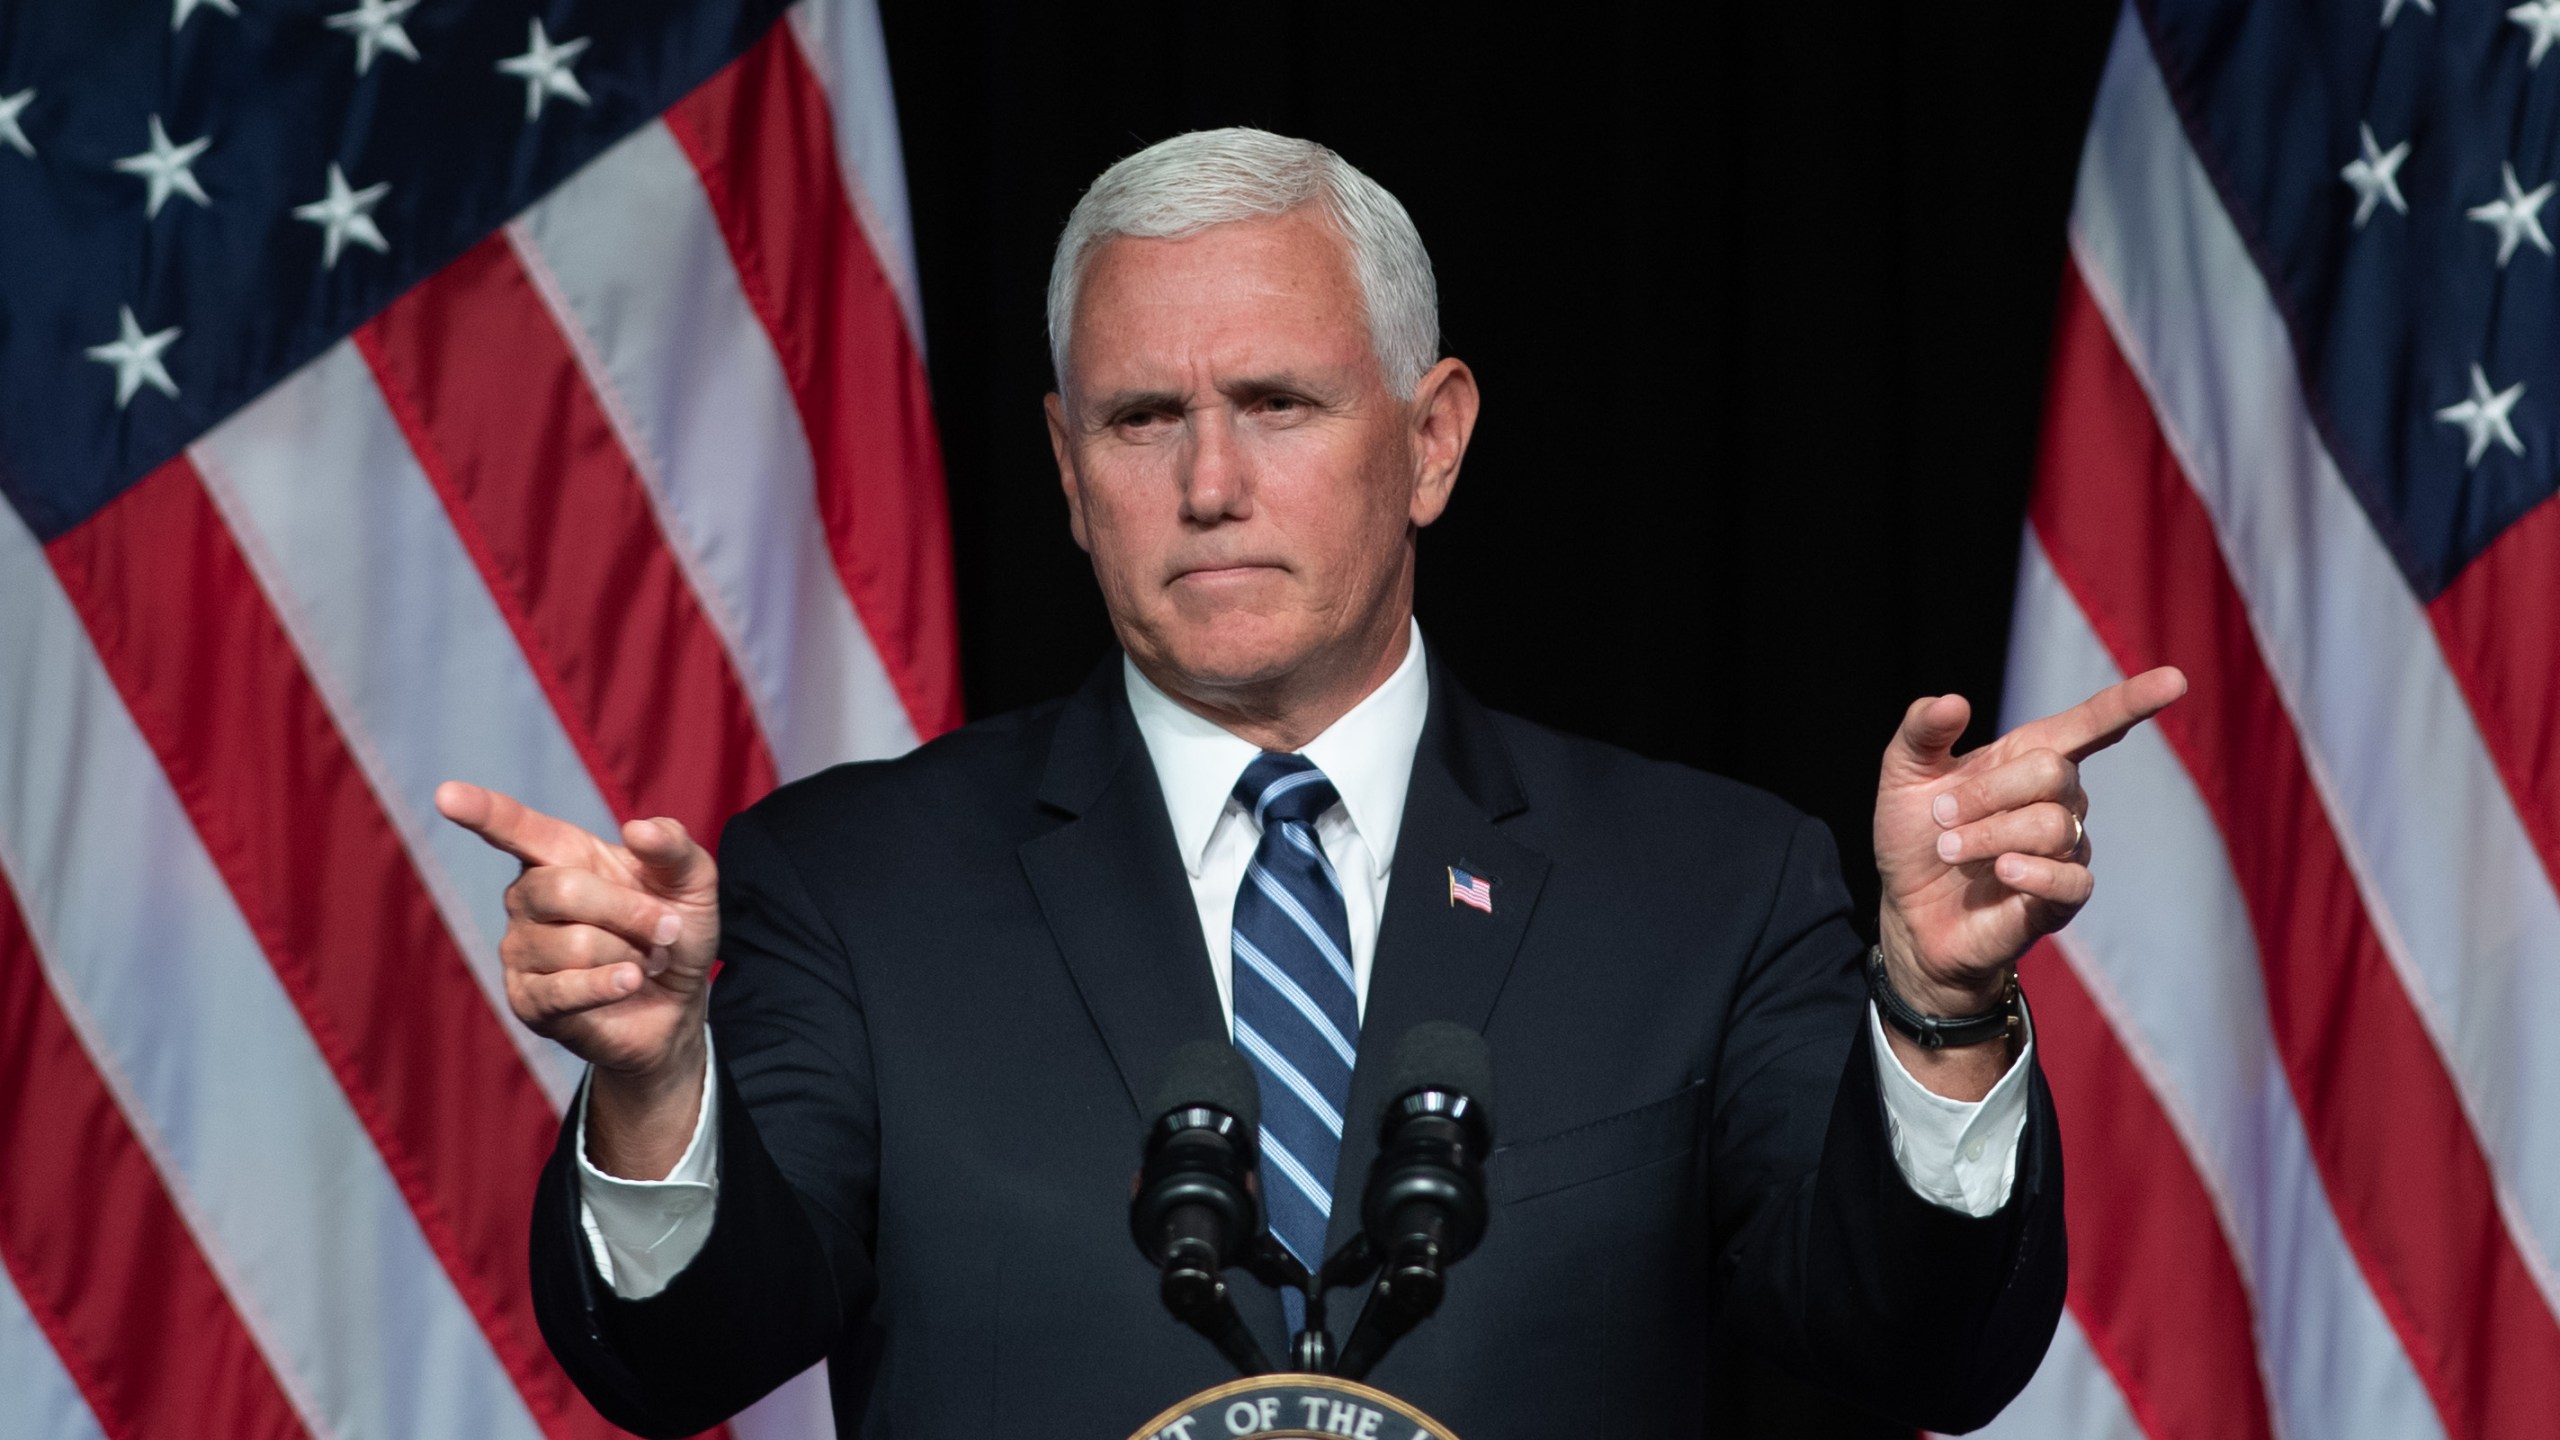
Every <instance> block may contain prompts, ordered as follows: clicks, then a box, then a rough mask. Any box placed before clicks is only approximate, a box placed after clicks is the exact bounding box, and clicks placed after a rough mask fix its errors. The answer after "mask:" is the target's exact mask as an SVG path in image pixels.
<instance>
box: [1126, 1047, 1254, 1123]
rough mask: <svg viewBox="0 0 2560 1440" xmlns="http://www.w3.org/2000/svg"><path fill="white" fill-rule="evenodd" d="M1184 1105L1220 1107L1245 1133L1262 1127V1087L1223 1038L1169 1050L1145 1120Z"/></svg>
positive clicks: (1152, 1119)
mask: <svg viewBox="0 0 2560 1440" xmlns="http://www.w3.org/2000/svg"><path fill="white" fill-rule="evenodd" d="M1188 1105H1206V1106H1208V1107H1209V1108H1211V1109H1213V1110H1223V1111H1225V1112H1226V1113H1227V1114H1229V1115H1232V1116H1234V1117H1235V1118H1236V1120H1237V1122H1238V1123H1239V1124H1241V1125H1243V1126H1244V1129H1245V1133H1246V1134H1248V1135H1250V1134H1252V1133H1253V1132H1254V1131H1256V1130H1258V1129H1260V1128H1261V1126H1262V1087H1261V1085H1260V1083H1258V1082H1257V1081H1256V1080H1255V1079H1254V1077H1253V1067H1252V1066H1251V1065H1248V1064H1246V1063H1245V1058H1244V1057H1243V1056H1242V1055H1239V1054H1237V1053H1236V1047H1234V1046H1233V1045H1230V1044H1228V1043H1227V1042H1226V1041H1224V1040H1194V1041H1191V1042H1190V1043H1188V1044H1186V1045H1184V1046H1183V1047H1182V1048H1180V1049H1178V1050H1176V1051H1174V1052H1173V1058H1172V1059H1171V1060H1169V1061H1167V1062H1166V1064H1165V1071H1164V1079H1162V1080H1160V1081H1158V1082H1157V1083H1156V1098H1155V1103H1154V1104H1152V1105H1150V1106H1148V1107H1147V1121H1148V1123H1149V1124H1153V1123H1154V1122H1155V1121H1157V1120H1159V1119H1161V1118H1163V1117H1164V1116H1165V1115H1166V1114H1168V1113H1170V1112H1172V1111H1175V1110H1179V1109H1182V1108H1183V1107H1185V1106H1188Z"/></svg>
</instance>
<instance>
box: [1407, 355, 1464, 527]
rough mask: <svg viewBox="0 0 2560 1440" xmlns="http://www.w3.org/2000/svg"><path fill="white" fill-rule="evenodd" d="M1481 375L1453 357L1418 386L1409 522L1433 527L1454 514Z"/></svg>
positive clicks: (1414, 406) (1413, 411)
mask: <svg viewBox="0 0 2560 1440" xmlns="http://www.w3.org/2000/svg"><path fill="white" fill-rule="evenodd" d="M1481 403H1482V397H1481V396H1479V395H1478V394H1477V393H1476V372H1474V371H1473V370H1470V369H1468V368H1467V362H1465V361H1464V360H1461V359H1459V358H1457V357H1456V356H1454V355H1452V356H1450V357H1449V358H1447V359H1445V360H1442V361H1441V362H1440V363H1439V364H1437V365H1434V366H1432V367H1431V369H1430V370H1429V371H1428V372H1426V373H1425V374H1424V375H1423V377H1422V383H1421V384H1419V385H1417V386H1415V387H1414V390H1413V400H1412V402H1411V406H1410V410H1409V413H1410V414H1411V415H1412V417H1413V462H1414V464H1413V504H1412V508H1411V509H1410V510H1408V511H1407V512H1406V513H1407V516H1408V518H1410V519H1411V520H1412V521H1413V523H1414V524H1415V525H1418V526H1419V525H1428V524H1430V523H1431V522H1432V521H1434V520H1437V519H1439V518H1440V512H1441V511H1443V510H1446V509H1448V508H1449V492H1450V491H1452V490H1455V489H1456V488H1457V486H1458V465H1459V463H1460V462H1461V461H1463V460H1465V459H1466V458H1467V441H1468V439H1469V438H1470V437H1471V436H1473V435H1474V434H1475V433H1476V409H1477V407H1478V406H1479V405H1480V404H1481Z"/></svg>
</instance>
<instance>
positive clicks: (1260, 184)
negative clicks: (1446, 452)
mask: <svg viewBox="0 0 2560 1440" xmlns="http://www.w3.org/2000/svg"><path fill="white" fill-rule="evenodd" d="M1308 204H1314V205H1317V206H1319V207H1320V209H1321V212H1322V214H1323V215H1324V217H1325V219H1326V220H1328V221H1329V222H1331V223H1332V225H1333V227H1334V229H1335V230H1336V231H1338V232H1340V234H1341V235H1342V238H1343V243H1344V244H1345V245H1346V246H1348V247H1349V249H1350V253H1351V274H1352V277H1353V278H1354V279H1355V280H1357V281H1358V282H1359V285H1360V298H1361V303H1362V305H1363V306H1364V307H1365V308H1366V309H1367V311H1368V315H1369V344H1370V347H1371V348H1372V349H1374V350H1376V351H1377V352H1378V366H1379V368H1380V369H1381V370H1383V371H1384V372H1385V374H1386V382H1387V389H1388V390H1389V391H1391V392H1393V393H1394V394H1395V395H1396V396H1397V398H1399V399H1408V400H1409V399H1411V398H1413V392H1414V388H1415V387H1416V386H1418V385H1420V384H1421V383H1422V377H1423V375H1424V374H1425V373H1426V372H1428V371H1429V370H1430V369H1431V367H1432V365H1433V364H1435V363H1436V362H1438V360H1439V358H1440V290H1439V286H1438V284H1437V283H1436V282H1434V281H1433V279H1432V278H1431V256H1430V255H1429V253H1427V252H1426V251H1424V250H1423V248H1422V236H1421V235H1420V234H1418V233H1416V231H1415V230H1414V228H1413V217H1412V216H1410V215H1407V214H1406V213H1405V211H1404V206H1403V205H1401V204H1399V203H1397V201H1396V197H1395V196H1393V195H1390V194H1388V193H1387V191H1386V187H1384V186H1382V185H1380V184H1379V183H1378V182H1377V181H1375V180H1372V179H1370V178H1369V177H1368V176H1366V175H1363V174H1361V173H1360V172H1359V171H1358V170H1356V169H1353V168H1352V165H1351V162H1350V161H1348V160H1345V159H1343V158H1342V157H1341V156H1339V155H1336V154H1334V153H1333V152H1332V151H1331V150H1328V149H1326V148H1325V147H1323V146H1322V145H1318V144H1316V143H1315V142H1314V141H1312V140H1293V139H1290V138H1289V137H1288V136H1285V135H1274V134H1272V133H1271V132H1270V131H1268V130H1249V129H1245V128H1243V127H1240V126H1239V127H1235V128H1231V129H1226V130H1195V131H1192V132H1191V133H1190V134H1188V135H1176V136H1174V137H1173V138H1172V139H1170V140H1163V141H1159V142H1157V143H1156V144H1153V145H1150V146H1148V147H1147V148H1146V149H1144V150H1141V151H1139V152H1138V153H1136V154H1135V155H1131V156H1129V157H1128V158H1127V159H1125V160H1122V161H1121V162H1120V163H1118V164H1116V165H1114V166H1112V167H1111V168H1110V169H1108V170H1105V171H1103V172H1102V174H1101V176H1100V178H1098V179H1096V180H1095V181H1094V182H1093V185H1092V187H1091V188H1089V189H1087V190H1086V191H1085V192H1084V198H1083V199H1081V200H1078V201H1077V202H1076V208H1075V211H1074V213H1072V214H1070V215H1069V216H1068V217H1067V228H1066V231H1065V233H1064V234H1061V235H1060V236H1059V237H1058V253H1057V256H1056V258H1055V259H1054V260H1052V261H1051V262H1050V266H1049V363H1050V364H1051V365H1052V366H1054V367H1055V368H1056V370H1057V374H1058V384H1059V386H1060V387H1061V388H1064V387H1065V385H1066V377H1067V337H1068V332H1069V331H1070V330H1071V329H1072V328H1073V326H1074V323H1075V314H1076V290H1077V288H1078V286H1079V285H1080V284H1081V282H1082V281H1083V279H1084V271H1085V266H1086V265H1087V264H1089V263H1090V262H1091V261H1092V258H1093V253H1094V252H1095V251H1096V250H1099V249H1101V248H1102V246H1103V244H1104V243H1105V242H1107V241H1109V240H1112V239H1114V238H1116V237H1118V236H1122V235H1130V236H1136V237H1139V238H1142V239H1150V240H1173V239H1179V238H1181V237H1183V236H1185V235H1190V234H1193V233H1196V232H1198V231H1201V230H1205V229H1207V228H1209V227H1210V226H1212V225H1224V224H1227V223H1229V222H1231V221H1236V220H1255V219H1263V218H1267V217H1270V216H1275V215H1285V214H1287V213H1288V212H1290V211H1292V210H1295V209H1297V208H1298V207H1300V206H1302V205H1308Z"/></svg>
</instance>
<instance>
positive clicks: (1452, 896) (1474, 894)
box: [1449, 865, 1493, 915]
mask: <svg viewBox="0 0 2560 1440" xmlns="http://www.w3.org/2000/svg"><path fill="white" fill-rule="evenodd" d="M1449 903H1450V904H1451V905H1470V906H1473V907H1475V908H1476V909H1478V910H1481V911H1483V912H1484V913H1486V914H1487V915H1490V914H1492V913H1493V882H1492V881H1490V880H1487V879H1485V878H1484V877H1483V876H1481V875H1474V874H1470V873H1468V872H1467V871H1464V870H1461V869H1459V868H1458V867H1457V866H1455V865H1452V866H1450V867H1449Z"/></svg>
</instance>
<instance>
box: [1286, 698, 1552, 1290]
mask: <svg viewBox="0 0 2560 1440" xmlns="http://www.w3.org/2000/svg"><path fill="white" fill-rule="evenodd" d="M1527 807H1528V798H1527V796H1526V794H1525V793H1523V791H1522V790H1521V788H1520V782H1519V777H1518V776H1517V775H1516V774H1515V773H1514V771H1513V769H1512V766H1511V759H1510V756H1509V754H1508V753H1507V752H1505V751H1504V749H1503V746H1502V739H1501V736H1500V735H1499V734H1498V733H1496V731H1495V730H1494V728H1493V721H1492V718H1491V717H1490V716H1488V715H1487V714H1486V713H1485V711H1484V710H1483V708H1482V707H1481V706H1479V705H1477V704H1476V702H1475V700H1474V699H1473V697H1471V696H1469V695H1467V694H1466V692H1464V691H1463V690H1461V689H1459V688H1458V685H1457V682H1456V681H1455V680H1454V679H1452V678H1451V677H1450V675H1449V673H1448V670H1447V668H1446V667H1444V666H1442V665H1441V664H1439V663H1438V661H1437V659H1436V658H1435V659H1434V660H1433V662H1432V666H1431V710H1430V716H1429V718H1428V719H1427V720H1426V721H1425V722H1424V724H1423V732H1422V743H1421V745H1420V746H1419V747H1418V748H1417V749H1416V751H1415V753H1414V760H1413V780H1412V783H1411V785H1410V786H1409V787H1408V788H1407V790H1406V792H1405V807H1404V825H1403V829H1402V830H1401V832H1400V833H1399V835H1398V837H1397V840H1396V858H1395V864H1394V866H1393V868H1392V871H1391V877H1392V878H1391V879H1390V880H1389V882H1388V885H1387V913H1386V916H1385V921H1384V923H1383V924H1382V925H1381V926H1380V927H1379V932H1378V950H1377V958H1376V962H1375V963H1374V964H1373V965H1372V966H1371V968H1370V973H1369V1003H1368V1006H1367V1008H1366V1010H1365V1011H1364V1013H1363V1014H1362V1016H1361V1021H1360V1059H1359V1063H1358V1064H1357V1065H1355V1066H1354V1067H1353V1068H1352V1073H1351V1100H1350V1108H1349V1110H1348V1112H1347V1114H1346V1117H1345V1122H1344V1125H1343V1135H1342V1154H1341V1158H1340V1160H1339V1161H1338V1162H1337V1164H1336V1167H1335V1170H1334V1206H1333V1220H1332V1224H1331V1225H1330V1226H1329V1227H1328V1229H1327V1233H1326V1246H1327V1251H1328V1253H1330V1252H1331V1251H1332V1250H1334V1249H1339V1248H1340V1247H1341V1245H1342V1244H1343V1242H1345V1241H1347V1240H1349V1239H1350V1238H1351V1236H1352V1235H1353V1234H1355V1233H1357V1232H1358V1230H1359V1227H1360V1192H1361V1188H1362V1186H1363V1185H1364V1184H1365V1183H1366V1181H1367V1179H1368V1175H1369V1164H1370V1162H1371V1161H1372V1160H1373V1159H1375V1158H1376V1156H1377V1153H1378V1133H1377V1123H1378V1118H1377V1117H1378V1115H1379V1113H1380V1112H1381V1111H1382V1110H1383V1109H1384V1108H1385V1106H1386V1103H1387V1101H1389V1100H1390V1099H1392V1098H1394V1097H1392V1096H1390V1095H1388V1094H1387V1093H1386V1092H1387V1085H1388V1071H1389V1070H1390V1069H1391V1068H1392V1067H1393V1065H1394V1063H1395V1047H1396V1042H1397V1041H1398V1040H1399V1039H1402V1038H1403V1036H1404V1033H1405V1032H1406V1031H1407V1030H1410V1029H1412V1028H1413V1027H1414V1026H1415V1025H1418V1024H1420V1023H1421V1022H1423V1021H1425V1020H1453V1021H1456V1022H1457V1023H1458V1024H1461V1025H1464V1026H1466V1027H1467V1028H1469V1029H1471V1030H1477V1031H1481V1030H1483V1029H1484V1027H1485V1022H1486V1020H1487V1019H1488V1017H1490V1016H1491V1015H1492V1013H1493V1007H1494V1002H1495V1000H1496V999H1497V998H1498V997H1499V995H1500V994H1501V991H1502V985H1503V981H1504V980H1505V978H1507V977H1508V976H1509V975H1510V973H1511V961H1512V957H1513V955H1514V954H1516V953H1517V952H1518V950H1519V948H1520V939H1521V936H1522V935H1523V933H1525V932H1526V930H1527V929H1528V924H1529V916H1530V914H1531V912H1532V911H1533V910H1534V909H1535V908H1536V906H1537V903H1538V892H1539V889H1540V888H1541V887H1542V886H1543V885H1544V884H1545V882H1546V877H1547V860H1546V857H1545V856H1543V855H1540V854H1538V853H1537V852H1536V851H1534V850H1531V849H1529V848H1527V847H1526V846H1524V845H1521V844H1520V843H1519V842H1517V841H1515V840H1513V839H1511V838H1510V837H1509V836H1507V835H1505V834H1503V833H1502V831H1501V830H1500V829H1499V828H1498V827H1497V826H1496V825H1495V823H1494V822H1495V821H1497V820H1500V819H1503V818H1505V817H1507V816H1510V815H1514V814H1517V813H1518V812H1520V811H1522V810H1524V809H1526V808H1527ZM1452 865H1457V866H1462V867H1463V868H1465V869H1466V870H1467V871H1468V872H1469V873H1471V874H1475V875H1478V876H1481V877H1485V878H1489V879H1491V880H1492V881H1493V882H1494V883H1493V891H1492V893H1493V911H1492V913H1491V914H1487V913H1485V912H1483V911H1480V910H1477V909H1474V908H1473V907H1471V906H1467V905H1458V904H1453V903H1451V900H1450V896H1449V867H1450V866H1452ZM1494 1060H1495V1083H1496V1085H1497V1086H1498V1085H1499V1084H1500V1083H1501V1057H1500V1056H1496V1057H1494ZM1494 1115H1495V1119H1496V1121H1497V1122H1498V1121H1499V1120H1500V1118H1501V1108H1500V1101H1499V1097H1497V1098H1496V1100H1495V1102H1494Z"/></svg>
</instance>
